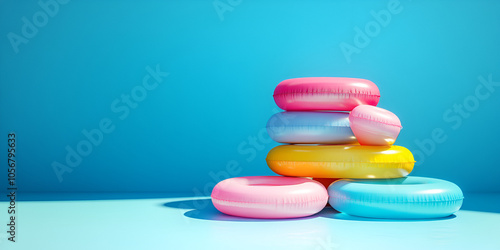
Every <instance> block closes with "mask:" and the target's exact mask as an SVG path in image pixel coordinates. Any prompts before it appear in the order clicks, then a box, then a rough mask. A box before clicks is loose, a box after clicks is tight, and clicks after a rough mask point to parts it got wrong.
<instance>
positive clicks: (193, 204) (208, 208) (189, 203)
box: [163, 199, 319, 222]
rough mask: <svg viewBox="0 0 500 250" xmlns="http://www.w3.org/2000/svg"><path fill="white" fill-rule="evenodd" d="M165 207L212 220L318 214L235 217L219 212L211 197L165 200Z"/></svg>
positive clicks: (242, 220)
mask: <svg viewBox="0 0 500 250" xmlns="http://www.w3.org/2000/svg"><path fill="white" fill-rule="evenodd" d="M163 206H165V207H169V208H177V209H191V210H189V211H187V212H185V213H184V216H186V217H189V218H192V219H200V220H214V221H236V222H265V221H268V222H277V221H297V220H307V219H312V218H316V217H319V214H316V215H313V216H308V217H303V218H293V219H253V218H243V217H236V216H231V215H227V214H223V213H221V212H219V211H218V210H217V209H216V208H215V207H214V205H213V204H212V200H211V199H194V200H192V199H189V200H181V201H173V202H167V203H165V204H163Z"/></svg>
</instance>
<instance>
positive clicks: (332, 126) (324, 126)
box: [266, 111, 357, 144]
mask: <svg viewBox="0 0 500 250" xmlns="http://www.w3.org/2000/svg"><path fill="white" fill-rule="evenodd" d="M266 128H267V132H268V134H269V136H270V137H271V138H272V139H273V140H275V141H277V142H280V143H295V144H352V143H356V142H357V140H356V137H355V136H354V134H353V133H352V130H351V127H350V126H349V113H345V112H309V111H289V112H281V113H277V114H274V115H273V116H271V118H269V121H268V122H267V126H266Z"/></svg>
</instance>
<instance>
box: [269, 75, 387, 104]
mask: <svg viewBox="0 0 500 250" xmlns="http://www.w3.org/2000/svg"><path fill="white" fill-rule="evenodd" d="M379 99H380V92H379V90H378V87H377V85H375V84H374V83H373V82H371V81H368V80H365V79H358V78H345V77H306V78H294V79H288V80H284V81H282V82H281V83H279V84H278V86H277V87H276V89H275V90H274V100H275V101H276V104H277V105H278V106H279V107H280V108H282V109H284V110H288V111H293V110H295V111H297V110H332V111H351V110H352V109H353V108H354V107H356V106H358V105H361V104H369V105H374V106H375V105H377V103H378V101H379Z"/></svg>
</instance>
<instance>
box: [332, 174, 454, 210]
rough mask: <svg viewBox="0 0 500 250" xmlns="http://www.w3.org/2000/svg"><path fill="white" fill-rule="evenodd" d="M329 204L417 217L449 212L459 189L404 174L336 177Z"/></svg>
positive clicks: (432, 180)
mask: <svg viewBox="0 0 500 250" xmlns="http://www.w3.org/2000/svg"><path fill="white" fill-rule="evenodd" d="M328 193H329V195H330V198H329V202H330V205H331V206H332V207H333V208H335V209H336V210H338V211H340V212H344V213H346V214H349V215H354V216H362V217H371V218H388V219H421V218H438V217H445V216H449V215H451V214H453V213H455V212H456V211H458V210H459V209H460V207H461V206H462V201H463V198H464V196H463V194H462V190H461V189H460V188H459V187H458V186H457V185H455V184H454V183H451V182H449V181H444V180H439V179H433V178H423V177H413V176H410V177H406V178H398V179H388V180H339V181H336V182H334V183H332V184H331V185H330V187H329V188H328Z"/></svg>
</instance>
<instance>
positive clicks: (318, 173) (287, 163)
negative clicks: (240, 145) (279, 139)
mask: <svg viewBox="0 0 500 250" xmlns="http://www.w3.org/2000/svg"><path fill="white" fill-rule="evenodd" d="M266 161H267V165H268V166H269V168H271V170H272V171H274V172H275V173H277V174H280V175H285V176H300V177H313V178H355V179H385V178H399V177H404V176H407V175H408V174H409V173H410V172H411V171H412V170H413V165H414V164H415V160H414V159H413V155H412V154H411V152H410V151H409V150H408V149H406V148H404V147H401V146H360V145H318V146H302V145H281V146H277V147H275V148H273V149H271V151H269V154H268V155H267V158H266Z"/></svg>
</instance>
